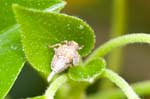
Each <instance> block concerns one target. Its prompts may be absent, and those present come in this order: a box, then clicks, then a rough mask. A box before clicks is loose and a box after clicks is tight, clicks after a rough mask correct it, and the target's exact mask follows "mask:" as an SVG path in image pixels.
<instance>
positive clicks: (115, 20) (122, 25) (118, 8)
mask: <svg viewBox="0 0 150 99" xmlns="http://www.w3.org/2000/svg"><path fill="white" fill-rule="evenodd" d="M126 2H127V0H113V11H112V12H113V13H112V14H113V15H112V16H113V17H112V22H111V34H110V36H111V37H117V36H120V35H122V34H124V33H125V30H126V16H127V15H126V14H127V13H126V8H127V7H126V4H127V3H126Z"/></svg>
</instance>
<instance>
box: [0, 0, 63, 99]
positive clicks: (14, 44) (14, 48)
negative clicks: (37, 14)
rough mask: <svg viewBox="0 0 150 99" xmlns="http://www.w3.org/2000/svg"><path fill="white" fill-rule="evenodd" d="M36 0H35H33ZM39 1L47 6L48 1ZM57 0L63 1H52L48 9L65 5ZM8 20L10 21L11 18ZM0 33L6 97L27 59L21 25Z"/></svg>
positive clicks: (0, 94)
mask: <svg viewBox="0 0 150 99" xmlns="http://www.w3.org/2000/svg"><path fill="white" fill-rule="evenodd" d="M5 1H8V0H5ZM18 1H19V0H18ZM27 1H30V2H31V1H32V0H26V1H24V2H27ZM34 1H35V0H33V1H32V2H34ZM37 1H38V2H39V8H41V9H42V7H43V8H44V6H45V7H46V5H47V4H46V2H47V1H46V2H41V1H39V0H37ZM50 1H51V0H50ZM57 1H61V0H53V1H51V3H49V4H50V5H52V4H53V3H54V5H53V6H51V7H50V8H49V9H47V11H57V12H58V11H59V10H60V9H61V8H62V7H63V6H64V2H60V3H58V4H56V2H57ZM1 2H4V1H3V0H2V1H0V5H1ZM16 2H17V1H16ZM20 2H21V0H20ZM41 3H42V4H41ZM47 3H48V2H47ZM29 6H32V4H30V3H29ZM37 7H38V6H37ZM2 10H3V8H2ZM7 10H8V9H7ZM7 10H6V11H7ZM8 12H9V11H8ZM1 15H2V13H1ZM5 15H7V14H5ZM0 17H1V16H0ZM11 17H13V15H12V16H9V18H11ZM5 18H6V19H7V16H5ZM1 21H2V22H1ZM7 21H8V22H9V19H8V20H7ZM3 23H5V21H4V20H3V19H2V18H0V26H1V25H2V24H3ZM10 23H11V22H10ZM0 28H1V27H0ZM0 34H1V35H0V60H1V61H0V99H4V97H5V96H6V95H7V93H8V92H9V90H10V88H11V87H12V85H13V84H14V82H15V80H16V78H17V76H18V75H19V73H20V71H21V69H22V67H23V65H24V62H25V60H24V53H23V51H22V46H21V43H20V38H21V37H20V32H19V26H18V25H14V26H12V27H10V28H7V29H4V30H3V31H0Z"/></svg>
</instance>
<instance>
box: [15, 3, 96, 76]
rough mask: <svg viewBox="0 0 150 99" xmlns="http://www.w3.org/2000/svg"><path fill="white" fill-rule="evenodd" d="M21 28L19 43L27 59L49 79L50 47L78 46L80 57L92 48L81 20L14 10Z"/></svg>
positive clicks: (89, 33) (89, 32) (89, 31)
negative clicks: (71, 44) (74, 44)
mask: <svg viewBox="0 0 150 99" xmlns="http://www.w3.org/2000/svg"><path fill="white" fill-rule="evenodd" d="M13 8H14V12H15V14H16V18H17V20H18V23H19V24H20V25H21V28H22V42H23V47H24V50H25V54H26V57H27V59H28V61H29V62H30V63H31V64H32V66H33V67H34V68H35V69H37V70H38V71H40V72H42V73H43V74H45V75H46V76H48V74H49V72H50V62H51V59H52V57H53V52H54V51H53V49H49V48H48V46H49V45H54V44H57V43H61V42H62V41H64V40H68V41H70V40H74V41H76V42H77V43H79V45H80V46H84V47H83V49H81V50H80V52H79V53H80V55H82V56H85V55H87V54H88V53H89V52H90V51H91V50H92V48H93V45H94V33H93V30H92V29H91V28H90V27H89V26H88V25H87V24H86V23H85V22H83V21H82V20H81V19H79V18H76V17H72V16H68V15H65V14H58V13H51V12H49V13H46V12H42V11H37V10H33V9H28V8H24V7H21V6H19V5H15V6H13Z"/></svg>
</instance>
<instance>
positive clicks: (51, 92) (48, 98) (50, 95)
mask: <svg viewBox="0 0 150 99" xmlns="http://www.w3.org/2000/svg"><path fill="white" fill-rule="evenodd" d="M67 81H68V76H67V75H66V74H64V75H61V76H60V77H58V78H57V79H56V80H55V81H54V82H52V84H51V85H50V86H49V87H48V89H47V90H46V92H45V96H46V99H53V97H54V95H55V93H56V91H57V90H58V88H59V87H60V86H62V85H63V84H64V83H65V82H67Z"/></svg>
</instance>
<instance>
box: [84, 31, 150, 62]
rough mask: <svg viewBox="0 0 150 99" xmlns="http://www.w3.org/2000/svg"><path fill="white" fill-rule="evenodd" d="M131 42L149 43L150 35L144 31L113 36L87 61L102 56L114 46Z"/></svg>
mask: <svg viewBox="0 0 150 99" xmlns="http://www.w3.org/2000/svg"><path fill="white" fill-rule="evenodd" d="M131 43H150V35H149V34H144V33H137V34H129V35H124V36H120V37H117V38H114V39H112V40H110V41H108V42H106V43H105V44H103V45H102V46H100V47H98V48H97V49H96V50H95V51H94V52H93V53H92V54H91V55H90V56H89V58H88V59H87V62H88V61H89V60H91V59H92V58H94V57H103V56H104V55H106V54H107V53H109V52H110V51H111V50H112V49H114V48H116V47H121V46H125V45H127V44H131Z"/></svg>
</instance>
